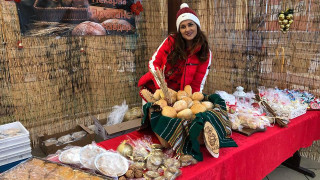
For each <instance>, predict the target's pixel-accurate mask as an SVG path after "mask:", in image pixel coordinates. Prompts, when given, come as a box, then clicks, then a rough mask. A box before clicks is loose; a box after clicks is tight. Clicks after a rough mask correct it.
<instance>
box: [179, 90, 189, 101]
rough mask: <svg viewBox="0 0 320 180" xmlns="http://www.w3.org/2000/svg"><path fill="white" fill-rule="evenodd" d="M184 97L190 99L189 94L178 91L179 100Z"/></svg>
mask: <svg viewBox="0 0 320 180" xmlns="http://www.w3.org/2000/svg"><path fill="white" fill-rule="evenodd" d="M184 97H188V93H187V92H185V91H181V90H180V91H178V93H177V100H182V99H183V98H184Z"/></svg>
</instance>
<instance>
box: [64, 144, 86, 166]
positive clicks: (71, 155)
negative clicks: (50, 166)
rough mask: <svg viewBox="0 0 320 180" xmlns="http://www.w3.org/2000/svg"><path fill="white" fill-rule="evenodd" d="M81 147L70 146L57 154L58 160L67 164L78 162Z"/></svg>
mask: <svg viewBox="0 0 320 180" xmlns="http://www.w3.org/2000/svg"><path fill="white" fill-rule="evenodd" d="M80 150H81V147H72V148H70V149H68V150H65V151H63V152H62V153H60V155H59V161H60V162H63V163H67V164H80Z"/></svg>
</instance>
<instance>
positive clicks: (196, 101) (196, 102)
mask: <svg viewBox="0 0 320 180" xmlns="http://www.w3.org/2000/svg"><path fill="white" fill-rule="evenodd" d="M195 104H201V102H200V101H198V100H194V101H192V106H193V105H195Z"/></svg>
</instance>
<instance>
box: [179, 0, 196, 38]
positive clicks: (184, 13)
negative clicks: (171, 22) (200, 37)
mask: <svg viewBox="0 0 320 180" xmlns="http://www.w3.org/2000/svg"><path fill="white" fill-rule="evenodd" d="M176 18H177V21H176V25H177V31H178V32H179V26H180V23H181V22H182V21H184V20H192V21H194V22H195V23H196V24H197V25H198V26H199V28H200V21H199V18H198V16H197V14H196V13H195V12H194V11H193V10H192V9H190V8H189V6H188V4H187V3H182V4H181V5H180V10H179V11H178V13H177V16H176Z"/></svg>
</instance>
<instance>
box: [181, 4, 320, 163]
mask: <svg viewBox="0 0 320 180" xmlns="http://www.w3.org/2000/svg"><path fill="white" fill-rule="evenodd" d="M183 2H187V3H188V4H189V6H190V7H192V8H193V9H195V10H196V11H197V13H198V14H199V16H200V22H201V23H202V29H203V30H204V31H205V32H206V34H207V36H208V39H209V43H210V46H211V49H212V50H213V54H214V55H213V59H214V61H213V65H212V69H211V72H210V74H209V77H208V79H207V84H206V87H205V92H206V93H213V92H214V91H215V90H225V91H227V92H229V93H231V92H233V91H234V90H235V87H237V86H239V85H241V86H243V87H244V88H245V89H246V90H247V91H250V90H252V89H254V88H256V87H258V86H265V87H276V86H277V87H279V88H289V89H294V88H299V89H302V90H308V91H310V92H312V93H314V94H316V95H318V96H319V95H320V37H319V33H320V2H319V1H317V0H281V1H280V0H263V1H262V0H214V1H211V0H207V1H202V0H185V1H183ZM287 8H291V9H294V22H293V24H292V26H291V27H290V30H289V32H288V33H287V34H282V33H281V32H280V28H279V25H278V19H277V18H278V13H279V12H280V11H285V10H286V9H287ZM319 150H320V141H317V142H314V144H313V146H311V147H309V148H306V149H301V152H302V154H303V155H304V156H307V157H310V158H312V159H314V160H318V161H320V151H319Z"/></svg>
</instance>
